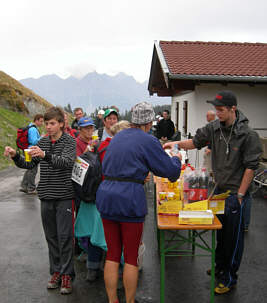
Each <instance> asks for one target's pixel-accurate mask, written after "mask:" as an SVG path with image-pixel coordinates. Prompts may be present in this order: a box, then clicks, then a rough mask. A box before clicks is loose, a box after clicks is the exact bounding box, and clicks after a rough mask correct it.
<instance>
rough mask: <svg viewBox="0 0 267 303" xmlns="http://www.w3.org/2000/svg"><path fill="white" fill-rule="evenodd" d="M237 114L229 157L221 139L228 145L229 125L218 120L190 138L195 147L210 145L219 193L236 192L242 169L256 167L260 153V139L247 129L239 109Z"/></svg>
mask: <svg viewBox="0 0 267 303" xmlns="http://www.w3.org/2000/svg"><path fill="white" fill-rule="evenodd" d="M236 115H237V119H236V121H235V124H234V126H233V131H232V135H231V139H230V141H229V146H228V147H229V153H228V154H227V153H226V151H227V145H226V143H225V140H224V139H223V136H224V138H225V139H226V141H227V142H228V139H229V136H230V132H231V126H230V127H226V126H224V125H223V123H220V121H219V120H215V121H213V122H210V123H209V124H207V125H206V126H204V127H202V128H199V129H198V130H197V132H196V135H195V136H194V138H193V143H194V145H195V147H197V148H202V147H204V146H206V145H208V144H211V148H212V169H213V172H214V176H215V181H216V182H217V183H218V187H219V188H220V189H221V190H228V189H229V190H231V192H232V193H237V191H238V188H239V186H240V183H241V180H242V177H243V174H244V171H245V169H247V168H249V169H252V170H256V169H257V168H258V165H259V159H260V156H261V153H262V147H261V144H260V140H259V136H258V134H257V133H256V132H255V131H254V130H252V129H251V128H250V127H249V126H248V119H247V117H245V116H244V114H243V113H242V112H241V111H239V110H237V111H236ZM220 128H221V130H220ZM221 131H222V133H223V136H222V134H221Z"/></svg>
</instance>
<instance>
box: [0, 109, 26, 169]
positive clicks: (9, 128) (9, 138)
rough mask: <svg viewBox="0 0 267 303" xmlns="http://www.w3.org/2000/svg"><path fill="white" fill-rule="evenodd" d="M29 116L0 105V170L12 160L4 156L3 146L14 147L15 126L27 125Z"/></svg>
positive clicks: (10, 163) (10, 164)
mask: <svg viewBox="0 0 267 303" xmlns="http://www.w3.org/2000/svg"><path fill="white" fill-rule="evenodd" d="M30 122H31V120H30V118H29V117H26V116H24V115H23V114H20V113H17V112H13V111H10V110H8V109H5V108H3V107H0V170H2V169H4V168H7V167H8V166H12V165H14V164H13V161H12V160H9V159H8V158H6V157H4V155H3V153H4V149H5V146H7V145H8V146H11V147H13V148H15V149H16V147H17V146H16V138H17V128H19V127H23V126H26V125H28V124H29V123H30Z"/></svg>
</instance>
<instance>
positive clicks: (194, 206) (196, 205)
mask: <svg viewBox="0 0 267 303" xmlns="http://www.w3.org/2000/svg"><path fill="white" fill-rule="evenodd" d="M208 204H209V203H208V200H202V201H197V202H193V203H187V204H184V208H183V210H208Z"/></svg>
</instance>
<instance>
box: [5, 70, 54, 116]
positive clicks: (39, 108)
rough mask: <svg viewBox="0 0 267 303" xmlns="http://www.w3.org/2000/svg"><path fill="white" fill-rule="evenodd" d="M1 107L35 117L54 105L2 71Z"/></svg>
mask: <svg viewBox="0 0 267 303" xmlns="http://www.w3.org/2000/svg"><path fill="white" fill-rule="evenodd" d="M0 106H1V107H4V108H7V109H10V110H13V111H16V112H21V113H24V114H27V115H29V116H34V115H35V114H37V113H43V112H44V111H45V110H46V108H48V107H50V106H52V104H51V103H49V102H48V101H46V100H45V99H44V98H41V97H40V96H38V95H37V94H36V93H34V92H33V91H31V90H30V89H28V88H26V87H25V86H23V85H22V84H21V83H20V82H18V81H17V80H15V79H14V78H12V77H10V76H9V75H7V74H5V73H4V72H2V71H0Z"/></svg>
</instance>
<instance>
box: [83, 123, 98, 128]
mask: <svg viewBox="0 0 267 303" xmlns="http://www.w3.org/2000/svg"><path fill="white" fill-rule="evenodd" d="M86 126H95V124H93V123H87V124H83V125H80V127H86Z"/></svg>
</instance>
